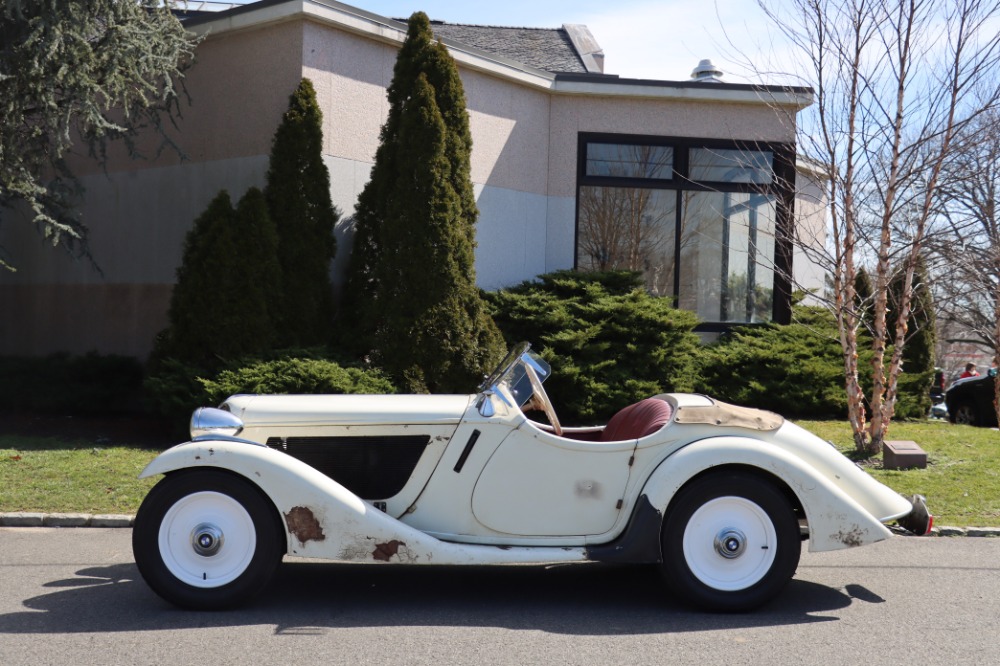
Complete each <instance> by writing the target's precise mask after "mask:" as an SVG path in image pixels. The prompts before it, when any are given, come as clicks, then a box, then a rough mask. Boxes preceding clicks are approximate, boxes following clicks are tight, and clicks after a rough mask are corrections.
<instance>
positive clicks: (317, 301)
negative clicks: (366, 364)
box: [266, 79, 340, 346]
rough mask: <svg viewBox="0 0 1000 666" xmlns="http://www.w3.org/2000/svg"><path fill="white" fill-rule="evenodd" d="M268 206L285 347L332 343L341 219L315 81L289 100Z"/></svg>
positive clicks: (275, 148) (274, 147)
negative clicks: (333, 267) (334, 263)
mask: <svg viewBox="0 0 1000 666" xmlns="http://www.w3.org/2000/svg"><path fill="white" fill-rule="evenodd" d="M266 196H267V204H268V209H269V210H270V214H271V218H272V219H273V220H274V223H275V226H276V227H277V230H278V261H279V264H280V266H281V279H282V286H283V288H282V292H281V297H280V299H279V302H278V303H277V304H275V307H274V310H275V311H276V315H277V317H276V319H277V325H278V339H277V344H278V345H279V346H311V345H321V344H325V343H328V342H329V341H330V337H331V331H332V328H333V317H334V306H333V287H332V285H331V283H330V260H331V259H333V256H334V254H335V253H336V250H337V245H336V239H335V238H334V235H333V229H334V226H335V225H336V224H337V220H338V219H339V218H340V215H339V214H338V212H337V210H336V208H334V206H333V203H332V202H331V199H330V174H329V171H328V170H327V168H326V165H325V164H324V163H323V114H322V112H321V111H320V108H319V104H318V103H317V101H316V91H315V89H314V88H313V85H312V82H311V81H310V80H309V79H302V82H301V83H300V84H299V86H298V88H296V90H295V92H293V93H292V95H291V96H290V98H289V101H288V110H287V111H286V112H285V115H284V117H283V118H282V121H281V125H279V126H278V130H277V132H276V133H275V135H274V140H273V142H272V144H271V162H270V167H269V169H268V172H267V189H266Z"/></svg>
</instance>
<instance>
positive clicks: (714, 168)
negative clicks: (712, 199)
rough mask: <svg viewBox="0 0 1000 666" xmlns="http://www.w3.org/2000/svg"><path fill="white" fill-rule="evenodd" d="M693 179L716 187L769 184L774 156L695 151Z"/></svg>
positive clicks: (757, 152) (766, 152)
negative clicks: (718, 184)
mask: <svg viewBox="0 0 1000 666" xmlns="http://www.w3.org/2000/svg"><path fill="white" fill-rule="evenodd" d="M690 155H691V166H690V172H691V173H690V179H691V180H693V181H710V182H715V183H760V184H764V183H770V182H771V181H772V180H773V179H774V172H773V170H772V163H773V161H774V156H773V154H772V153H771V151H769V150H733V149H723V148H692V149H691V153H690Z"/></svg>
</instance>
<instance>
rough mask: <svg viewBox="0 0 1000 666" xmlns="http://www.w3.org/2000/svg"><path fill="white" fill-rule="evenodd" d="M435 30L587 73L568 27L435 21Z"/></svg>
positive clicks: (507, 54)
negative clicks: (463, 23)
mask: <svg viewBox="0 0 1000 666" xmlns="http://www.w3.org/2000/svg"><path fill="white" fill-rule="evenodd" d="M405 22H406V21H405V20H404V21H403V23H405ZM431 29H432V30H433V31H434V35H435V36H436V37H439V38H442V39H445V40H449V41H454V42H459V43H462V44H466V45H468V46H471V47H473V48H476V49H479V50H480V51H486V52H487V53H494V54H496V55H499V56H503V57H504V58H509V59H510V60H515V61H517V62H520V63H524V64H525V65H529V66H531V67H535V68H536V69H541V70H544V71H548V72H575V73H579V74H583V73H586V72H587V68H586V66H585V65H584V63H583V60H582V59H581V58H580V54H579V53H578V51H577V49H576V47H575V46H574V45H573V41H572V40H571V39H570V35H569V33H568V32H567V31H566V29H565V28H508V27H502V26H489V25H460V24H456V23H445V22H444V21H431Z"/></svg>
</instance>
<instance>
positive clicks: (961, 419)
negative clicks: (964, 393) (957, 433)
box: [948, 402, 979, 426]
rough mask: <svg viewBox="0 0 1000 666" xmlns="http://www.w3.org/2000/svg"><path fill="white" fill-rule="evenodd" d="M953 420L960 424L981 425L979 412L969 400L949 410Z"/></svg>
mask: <svg viewBox="0 0 1000 666" xmlns="http://www.w3.org/2000/svg"><path fill="white" fill-rule="evenodd" d="M948 413H949V415H950V416H951V422H952V423H957V424H959V425H971V426H974V425H979V414H978V413H976V408H975V407H974V406H973V405H972V403H969V402H961V403H959V404H957V405H955V409H954V410H951V411H949V412H948Z"/></svg>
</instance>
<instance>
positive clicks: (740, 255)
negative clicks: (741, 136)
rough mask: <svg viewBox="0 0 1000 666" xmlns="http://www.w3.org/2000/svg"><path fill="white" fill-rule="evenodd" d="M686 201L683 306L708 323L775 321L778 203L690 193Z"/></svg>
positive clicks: (736, 194) (762, 197)
mask: <svg viewBox="0 0 1000 666" xmlns="http://www.w3.org/2000/svg"><path fill="white" fill-rule="evenodd" d="M683 199H684V205H683V207H682V214H681V272H680V283H679V287H680V289H679V292H680V303H679V304H680V306H681V307H682V308H686V309H689V310H693V311H694V312H696V313H697V314H698V316H699V317H700V318H701V319H703V320H706V321H718V322H766V321H770V320H771V313H772V308H773V299H774V221H775V199H774V197H773V196H772V195H763V194H751V193H740V192H685V193H684V196H683Z"/></svg>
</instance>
